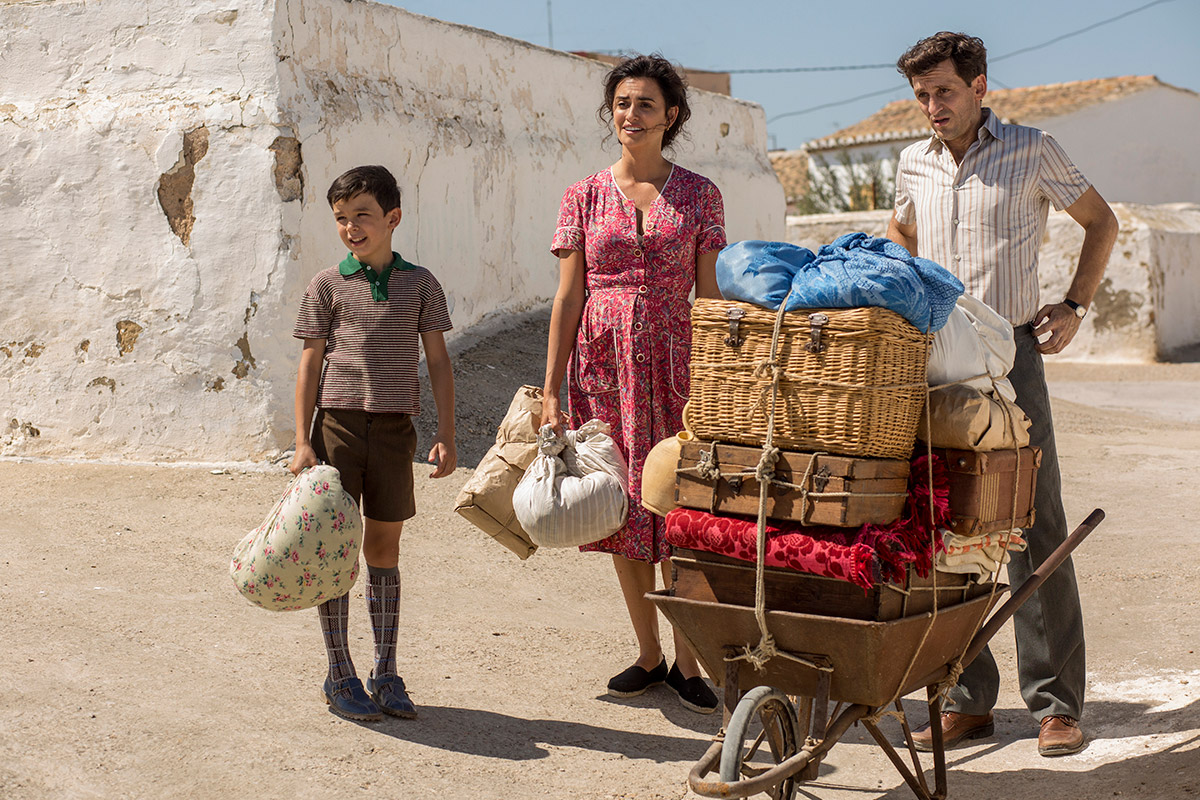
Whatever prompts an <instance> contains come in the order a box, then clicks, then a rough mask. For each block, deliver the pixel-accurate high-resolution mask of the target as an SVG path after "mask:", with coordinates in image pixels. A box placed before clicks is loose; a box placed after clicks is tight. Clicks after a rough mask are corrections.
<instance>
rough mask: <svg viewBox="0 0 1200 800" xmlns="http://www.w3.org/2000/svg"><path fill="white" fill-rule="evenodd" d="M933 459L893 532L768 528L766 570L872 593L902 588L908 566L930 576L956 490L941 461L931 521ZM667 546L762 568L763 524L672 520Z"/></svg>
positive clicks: (677, 513) (914, 477)
mask: <svg viewBox="0 0 1200 800" xmlns="http://www.w3.org/2000/svg"><path fill="white" fill-rule="evenodd" d="M927 458H928V457H927V456H924V455H922V456H919V457H917V458H915V459H913V461H912V467H911V470H910V472H909V479H908V498H907V500H905V504H904V512H903V513H902V514H901V515H900V518H899V519H897V520H896V521H895V522H891V523H889V524H887V525H864V526H863V527H861V528H858V529H854V528H834V527H828V526H806V525H798V524H794V523H774V522H768V523H767V548H766V557H765V561H766V564H767V566H770V567H782V568H784V569H794V570H799V571H801V572H808V573H811V574H813V575H822V576H824V577H828V578H839V579H841V580H846V581H850V582H851V583H854V584H856V585H858V586H861V587H863V588H864V589H868V588H870V587H871V586H874V585H875V584H876V583H877V582H879V581H880V580H884V581H888V582H895V583H898V582H902V581H903V580H904V572H905V570H906V569H907V567H908V565H910V564H911V565H913V567H914V568H915V569H916V571H917V573H918V574H920V575H922V576H924V575H928V574H929V570H930V568H931V567H932V565H933V556H934V550H933V547H937V549H938V550H941V549H942V542H941V537H940V536H931V535H930V534H931V532H932V531H934V530H936V529H937V528H938V527H940V526H944V525H946V524H947V523H948V522H949V521H950V502H949V482H948V478H947V475H946V469H945V465H944V464H943V462H942V460H941V459H940V458H939V457H938V456H937V455H934V457H933V516H934V519H933V520H932V521H931V520H930V518H929V517H930V513H929V468H928V466H927ZM667 541H669V542H670V543H671V544H673V545H675V546H676V547H688V548H692V549H694V550H704V551H705V552H709V553H718V554H720V555H725V556H731V557H732V558H738V559H741V560H743V561H749V562H751V563H753V562H754V561H756V560H757V541H758V524H757V522H756V521H755V520H753V519H749V518H746V517H733V516H715V515H713V514H709V513H707V512H705V511H697V510H695V509H691V508H677V509H675V510H674V511H672V512H670V513H669V514H667Z"/></svg>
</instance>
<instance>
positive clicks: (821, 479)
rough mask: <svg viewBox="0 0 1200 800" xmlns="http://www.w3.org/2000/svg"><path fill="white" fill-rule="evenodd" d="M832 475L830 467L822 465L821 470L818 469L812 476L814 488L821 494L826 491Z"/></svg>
mask: <svg viewBox="0 0 1200 800" xmlns="http://www.w3.org/2000/svg"><path fill="white" fill-rule="evenodd" d="M830 475H832V473H831V472H830V471H829V467H821V468H820V469H819V470H817V471H816V472H815V473H814V474H813V476H812V483H813V490H814V491H815V492H816V493H817V494H821V493H822V492H824V491H825V487H826V486H828V485H829V476H830Z"/></svg>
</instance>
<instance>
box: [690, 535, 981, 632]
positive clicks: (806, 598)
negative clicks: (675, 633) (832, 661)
mask: <svg viewBox="0 0 1200 800" xmlns="http://www.w3.org/2000/svg"><path fill="white" fill-rule="evenodd" d="M671 576H672V578H673V580H674V585H673V587H672V589H671V593H672V594H673V595H674V596H676V597H684V598H687V599H689V600H702V601H705V602H709V603H714V602H715V603H727V604H731V605H739V606H749V607H751V608H753V607H754V586H755V566H754V564H752V563H750V562H749V561H741V560H739V559H736V558H729V557H728V556H721V555H717V554H715V553H706V552H703V551H701V550H688V549H684V548H679V547H677V548H675V552H674V554H673V555H672V556H671ZM764 586H765V589H766V593H767V598H766V605H767V608H768V609H770V610H772V611H788V612H793V613H798V614H819V615H822V616H827V617H845V618H848V619H861V620H874V621H881V622H882V621H887V620H893V619H900V618H901V617H907V616H912V615H913V614H924V613H926V612H929V611H932V610H933V575H932V573H931V574H930V575H929V577H926V578H920V577H918V576H917V575H916V574H915V573H914V572H912V571H911V570H910V571H909V575H908V577H907V580H906V581H905V583H904V584H903V585H899V586H897V585H893V584H887V583H883V584H877V585H876V586H874V587H872V588H871V589H870V590H868V591H863V589H862V588H860V587H858V586H855V585H854V584H853V583H850V582H848V581H841V580H838V579H836V578H826V577H822V576H819V575H809V574H807V573H804V572H797V571H795V570H790V569H779V568H776V567H767V568H766V570H765V577H764ZM937 586H938V588H937V593H938V607H939V608H946V607H949V606H952V605H956V604H958V603H962V602H965V601H966V600H970V599H973V598H975V597H979V596H980V595H983V594H987V593H988V592H989V591H991V585H990V584H974V583H970V582H969V579H968V577H967V576H966V575H958V574H952V573H945V572H939V573H937Z"/></svg>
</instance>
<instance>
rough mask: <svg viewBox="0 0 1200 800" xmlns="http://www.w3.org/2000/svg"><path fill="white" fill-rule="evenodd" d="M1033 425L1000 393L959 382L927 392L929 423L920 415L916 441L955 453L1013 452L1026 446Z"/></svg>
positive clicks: (1023, 413)
mask: <svg viewBox="0 0 1200 800" xmlns="http://www.w3.org/2000/svg"><path fill="white" fill-rule="evenodd" d="M1006 383H1007V381H1006ZM1010 417H1011V420H1010ZM1032 424H1033V423H1031V422H1030V421H1029V417H1027V416H1025V412H1024V411H1022V410H1021V409H1020V408H1019V407H1018V406H1017V404H1016V403H1014V402H1012V401H1011V400H1009V399H1008V398H1007V397H1005V396H1004V395H1003V394H1001V395H1000V396H999V397H997V396H995V395H993V394H991V393H990V392H983V391H980V390H979V389H977V388H975V387H974V386H968V385H966V384H961V383H959V384H954V385H951V386H943V387H942V388H940V389H930V390H929V424H928V425H926V422H925V415H924V414H922V415H921V418H920V420H918V422H917V438H918V439H920V440H921V441H923V442H929V444H931V445H933V446H934V447H949V448H951V449H954V450H1014V449H1016V448H1018V447H1028V446H1029V426H1030V425H1032Z"/></svg>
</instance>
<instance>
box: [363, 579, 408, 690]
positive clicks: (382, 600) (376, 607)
mask: <svg viewBox="0 0 1200 800" xmlns="http://www.w3.org/2000/svg"><path fill="white" fill-rule="evenodd" d="M367 610H368V611H370V613H371V630H372V632H373V633H374V634H375V670H374V671H373V672H372V674H373V675H374V676H375V677H376V678H383V677H387V676H389V675H395V674H396V633H397V627H398V626H399V623H400V570H399V569H398V568H397V567H392V568H391V569H383V568H380V567H372V566H371V565H369V564H368V565H367Z"/></svg>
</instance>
